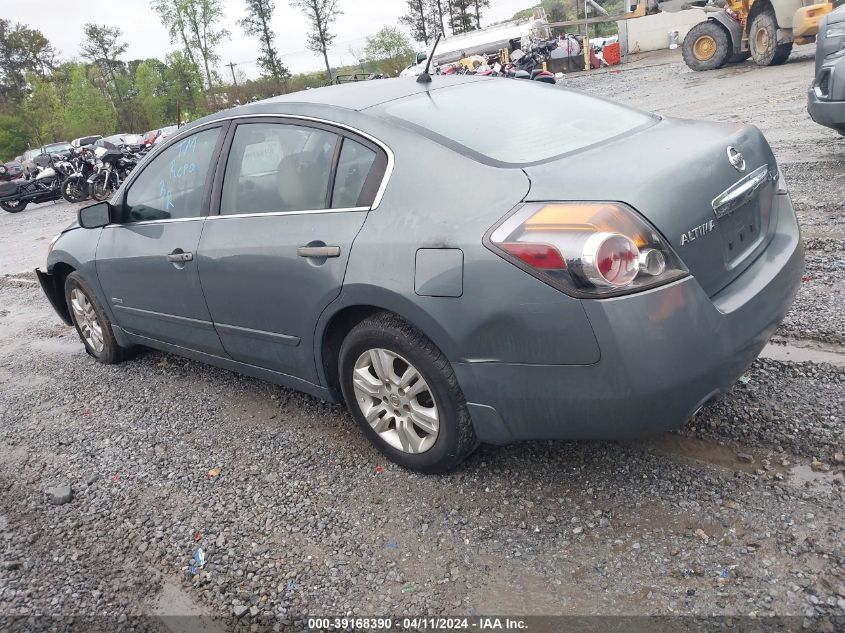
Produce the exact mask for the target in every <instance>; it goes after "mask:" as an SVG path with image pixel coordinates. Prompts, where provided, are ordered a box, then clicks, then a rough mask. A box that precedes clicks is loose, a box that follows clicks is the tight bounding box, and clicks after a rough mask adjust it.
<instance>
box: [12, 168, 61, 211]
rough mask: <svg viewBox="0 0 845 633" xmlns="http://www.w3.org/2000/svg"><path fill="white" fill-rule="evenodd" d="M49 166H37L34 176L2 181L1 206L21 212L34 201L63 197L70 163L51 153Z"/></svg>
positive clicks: (46, 200)
mask: <svg viewBox="0 0 845 633" xmlns="http://www.w3.org/2000/svg"><path fill="white" fill-rule="evenodd" d="M47 165H48V166H47V167H44V168H41V167H36V172H35V174H34V175H33V177H31V178H29V179H26V180H23V179H18V180H12V181H11V182H2V183H0V208H2V209H3V210H4V211H7V212H8V213H19V212H21V211H23V210H24V209H25V208H26V207H27V205H28V204H29V203H30V202H32V203H33V204H38V203H41V202H50V201H52V200H58V199H59V198H61V197H62V190H61V184H62V181H63V180H64V179H65V177H66V176H67V174H68V173H69V171H65V170H68V168H69V163H67V161H64V160H61V157H60V156H58V155H51V156H50V157H49V161H48V163H47Z"/></svg>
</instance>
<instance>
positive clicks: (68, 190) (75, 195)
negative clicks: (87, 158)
mask: <svg viewBox="0 0 845 633" xmlns="http://www.w3.org/2000/svg"><path fill="white" fill-rule="evenodd" d="M88 195H89V193H88V183H87V182H86V181H85V178H84V177H83V176H75V177H74V176H68V177H67V178H65V181H64V182H63V183H62V198H64V199H65V200H67V201H68V202H82V201H84V200H87V199H88Z"/></svg>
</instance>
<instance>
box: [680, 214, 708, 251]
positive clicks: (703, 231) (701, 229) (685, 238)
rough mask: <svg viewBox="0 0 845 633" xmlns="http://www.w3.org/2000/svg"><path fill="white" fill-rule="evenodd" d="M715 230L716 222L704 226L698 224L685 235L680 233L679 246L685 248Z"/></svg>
mask: <svg viewBox="0 0 845 633" xmlns="http://www.w3.org/2000/svg"><path fill="white" fill-rule="evenodd" d="M715 228H716V220H710V221H709V222H705V223H704V224H699V225H698V226H696V227H693V228H691V229H690V230H689V231H687V232H686V233H681V246H686V245H687V244H689V243H690V242H694V241H695V240H697V239H698V238H699V237H704V236H705V235H707V234H708V233H711V232H712V231H713V229H715Z"/></svg>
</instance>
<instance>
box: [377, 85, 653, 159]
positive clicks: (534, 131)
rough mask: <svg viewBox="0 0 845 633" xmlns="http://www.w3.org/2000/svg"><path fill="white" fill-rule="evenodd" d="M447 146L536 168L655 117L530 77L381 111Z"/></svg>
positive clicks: (447, 91)
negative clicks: (556, 157) (541, 82)
mask: <svg viewBox="0 0 845 633" xmlns="http://www.w3.org/2000/svg"><path fill="white" fill-rule="evenodd" d="M378 109H379V110H381V111H382V112H384V113H385V114H387V115H388V116H390V117H394V118H396V119H399V120H400V121H405V122H408V123H410V124H412V125H413V126H417V127H419V128H423V129H424V130H428V131H430V132H433V133H434V134H435V135H437V136H439V137H441V138H440V139H438V140H440V141H444V140H445V142H446V144H451V143H457V144H459V145H461V146H463V147H465V148H467V149H469V150H470V151H471V152H473V153H476V154H480V155H481V156H483V157H487V158H489V159H492V160H494V161H497V162H501V163H511V164H526V163H534V162H539V161H543V160H547V159H549V158H553V157H555V156H560V155H562V154H566V153H568V152H572V151H575V150H578V149H582V148H584V147H587V146H588V145H593V144H595V143H600V142H602V141H605V140H607V139H610V138H612V137H614V136H618V135H619V134H623V133H625V132H628V131H630V130H632V129H634V128H637V127H640V126H643V125H647V124H649V123H650V122H652V121H654V120H655V118H654V117H653V116H652V115H649V114H646V113H644V112H639V111H637V110H632V109H630V108H626V107H624V106H620V105H617V104H615V103H612V102H610V101H604V100H603V99H598V98H595V97H591V96H589V95H586V94H583V93H580V92H575V91H571V90H562V89H560V88H554V87H552V86H549V85H545V84H539V83H537V82H533V81H530V80H526V79H491V80H489V81H479V82H471V83H467V84H462V85H459V86H453V87H449V88H441V89H439V90H431V91H429V92H425V93H420V94H417V95H413V96H411V97H406V98H404V99H399V100H397V101H390V102H388V103H386V104H384V105H382V106H379V108H378Z"/></svg>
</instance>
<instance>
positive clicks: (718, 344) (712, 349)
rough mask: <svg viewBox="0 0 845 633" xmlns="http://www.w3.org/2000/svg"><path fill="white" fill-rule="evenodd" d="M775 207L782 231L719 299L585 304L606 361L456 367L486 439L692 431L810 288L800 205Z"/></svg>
mask: <svg viewBox="0 0 845 633" xmlns="http://www.w3.org/2000/svg"><path fill="white" fill-rule="evenodd" d="M775 200H776V202H777V205H776V214H775V216H774V217H776V218H777V222H778V224H777V229H776V233H775V235H774V237H773V238H772V240H771V242H770V244H769V246H768V247H767V248H766V250H765V251H763V252H762V253H761V254H760V255H759V257H758V258H757V260H756V261H755V262H754V263H753V264H751V266H750V267H749V268H748V269H747V270H746V271H745V272H744V273H743V274H742V275H740V276H739V277H738V278H737V279H735V280H734V281H733V283H731V284H730V285H729V286H728V287H727V288H725V289H724V290H722V291H721V292H720V293H719V294H718V295H716V296H715V297H708V296H707V294H706V293H705V292H704V291H703V290H702V289H701V287H700V285H699V284H698V282H697V281H696V280H695V279H694V278H692V277H688V278H686V279H682V280H680V281H678V282H676V283H673V284H670V285H668V286H663V287H661V288H657V289H654V290H651V291H647V292H643V293H640V294H636V295H629V296H625V297H619V298H615V299H607V300H587V301H584V302H583V304H584V308H585V310H586V312H587V315H588V317H589V319H590V322H591V324H592V326H593V329H594V331H595V335H596V339H597V340H598V342H599V346H600V347H601V360H600V361H599V362H597V363H595V364H593V365H580V366H579V365H514V364H503V363H456V364H455V371H456V373H457V375H458V380H459V382H460V384H461V387H462V388H463V390H464V395H465V396H466V398H467V401H468V403H470V412H471V414H472V416H473V423H474V424H475V427H476V432H477V433H478V435H479V438H480V439H481V440H482V441H485V442H491V443H507V442H509V441H513V440H523V439H624V438H631V437H641V436H645V435H651V434H655V433H659V432H661V431H664V430H667V429H671V428H674V427H677V426H680V425H681V424H683V423H684V422H685V421H686V420H688V419H689V418H690V417H691V415H692V414H694V413H695V412H696V411H697V410H698V408H699V407H701V405H702V404H704V403H705V402H707V401H708V400H710V399H711V398H713V397H715V396H717V395H718V394H720V393H724V392H726V391H728V390H729V389H730V388H731V386H732V385H733V383H734V382H735V381H736V380H737V378H738V377H739V376H740V375H741V374H742V373H743V372H744V371H745V370H746V369H747V368H748V366H749V365H750V364H751V363H752V362H753V361H754V359H755V358H756V357H757V355H758V354H759V353H760V350H761V349H762V348H763V347H764V346H765V344H766V342H767V341H768V339H769V337H770V336H771V335H772V333H773V332H774V330H775V329H776V328H777V326H778V324H779V323H780V321H781V320H782V319H783V317H784V315H785V314H786V312H787V310H788V309H789V307H790V305H791V304H792V300H793V299H794V297H795V294H796V293H797V291H798V287H799V285H800V283H801V275H802V272H803V269H804V251H803V247H802V244H801V237H800V231H799V229H798V224H797V221H796V219H795V213H794V210H793V208H792V203H791V201H790V199H789V196H788V195H779V196H776V198H775ZM560 344H565V342H560Z"/></svg>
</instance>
